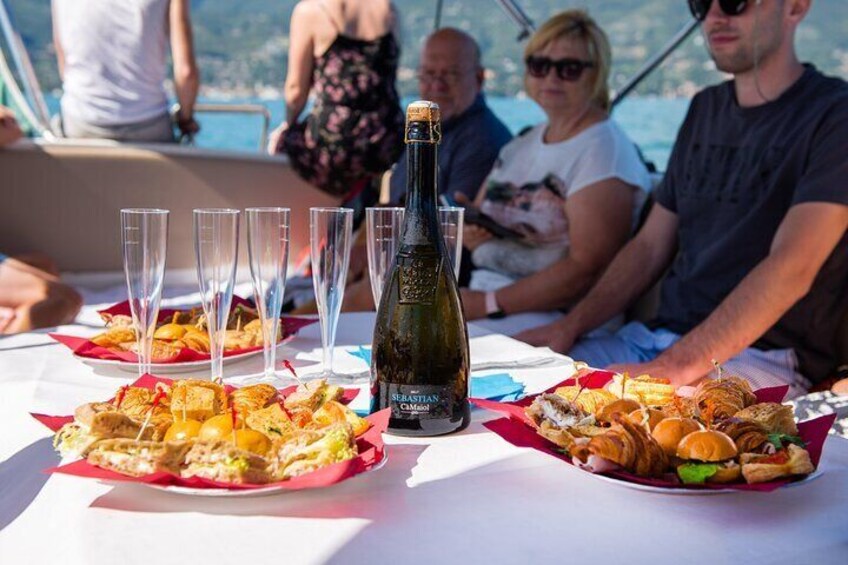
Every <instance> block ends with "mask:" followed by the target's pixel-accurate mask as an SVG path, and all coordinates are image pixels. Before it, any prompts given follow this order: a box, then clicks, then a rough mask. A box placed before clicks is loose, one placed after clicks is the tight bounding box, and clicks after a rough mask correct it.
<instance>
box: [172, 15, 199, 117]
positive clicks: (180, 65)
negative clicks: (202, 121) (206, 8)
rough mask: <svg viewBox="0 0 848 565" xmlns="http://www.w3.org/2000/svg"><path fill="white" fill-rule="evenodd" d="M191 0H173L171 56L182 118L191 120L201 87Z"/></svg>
mask: <svg viewBox="0 0 848 565" xmlns="http://www.w3.org/2000/svg"><path fill="white" fill-rule="evenodd" d="M189 10H190V2H189V0H171V7H170V14H169V19H170V26H171V57H172V58H173V60H174V89H175V90H176V94H177V101H178V102H179V103H180V116H179V118H180V120H181V121H182V120H186V121H188V120H191V119H192V116H193V115H194V103H195V101H196V100H197V91H198V89H199V88H200V74H199V72H198V70H197V62H196V61H195V59H194V40H193V39H192V33H191V15H190V12H189Z"/></svg>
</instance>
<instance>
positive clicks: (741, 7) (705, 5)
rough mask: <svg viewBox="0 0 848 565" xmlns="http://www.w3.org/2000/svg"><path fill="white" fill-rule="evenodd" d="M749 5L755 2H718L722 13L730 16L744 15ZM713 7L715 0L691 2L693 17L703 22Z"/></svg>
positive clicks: (741, 0)
mask: <svg viewBox="0 0 848 565" xmlns="http://www.w3.org/2000/svg"><path fill="white" fill-rule="evenodd" d="M748 4H753V2H751V1H750V0H718V5H719V6H720V7H721V11H722V12H724V13H725V14H727V15H728V16H739V15H742V12H744V11H745V8H747V7H748ZM712 5H713V0H689V11H690V12H692V16H694V18H695V19H696V20H698V21H699V22H702V21H704V19H705V18H706V17H707V14H708V13H709V12H710V6H712Z"/></svg>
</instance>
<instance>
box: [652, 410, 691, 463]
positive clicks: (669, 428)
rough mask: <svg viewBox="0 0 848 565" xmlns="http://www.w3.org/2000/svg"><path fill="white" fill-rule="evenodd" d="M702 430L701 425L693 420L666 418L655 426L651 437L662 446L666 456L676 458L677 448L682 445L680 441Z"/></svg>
mask: <svg viewBox="0 0 848 565" xmlns="http://www.w3.org/2000/svg"><path fill="white" fill-rule="evenodd" d="M700 429H701V425H700V424H699V423H698V422H697V421H695V420H693V419H692V418H666V419H665V420H662V421H661V422H659V423H658V424H657V425H656V426H654V429H653V431H652V432H651V435H652V436H653V437H654V439H655V440H656V441H657V443H659V444H660V447H662V448H663V451H665V453H666V455H668V456H669V457H674V456H675V455H677V446H678V445H679V444H680V440H681V439H683V438H684V437H686V436H688V435H689V434H691V433H692V432H697V431H699V430H700Z"/></svg>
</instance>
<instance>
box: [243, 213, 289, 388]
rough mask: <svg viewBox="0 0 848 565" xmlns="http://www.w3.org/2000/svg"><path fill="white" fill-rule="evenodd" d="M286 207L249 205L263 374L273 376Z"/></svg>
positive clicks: (285, 250) (284, 255)
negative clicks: (263, 366) (260, 326)
mask: <svg viewBox="0 0 848 565" xmlns="http://www.w3.org/2000/svg"><path fill="white" fill-rule="evenodd" d="M290 213H291V211H290V210H289V209H288V208H248V209H246V210H245V217H246V218H247V251H248V255H249V257H250V277H251V279H252V281H253V296H254V299H255V301H256V308H257V309H258V310H259V319H260V322H261V324H262V348H263V352H264V356H265V371H264V377H265V378H267V379H272V380H273V379H274V378H276V374H275V371H274V369H275V366H276V355H277V339H278V336H279V333H280V331H281V329H280V310H281V309H282V306H283V296H284V294H285V289H286V269H287V265H288V259H289V216H290Z"/></svg>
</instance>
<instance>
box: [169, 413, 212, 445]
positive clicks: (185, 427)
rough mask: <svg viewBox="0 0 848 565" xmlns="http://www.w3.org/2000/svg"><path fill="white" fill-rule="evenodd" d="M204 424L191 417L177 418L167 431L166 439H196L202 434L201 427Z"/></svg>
mask: <svg viewBox="0 0 848 565" xmlns="http://www.w3.org/2000/svg"><path fill="white" fill-rule="evenodd" d="M202 427H203V424H201V423H200V422H198V421H197V420H192V419H191V418H189V419H187V420H177V421H176V422H174V423H173V424H171V427H170V428H168V431H167V432H165V441H180V440H187V439H194V438H196V437H197V436H198V435H200V428H202Z"/></svg>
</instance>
